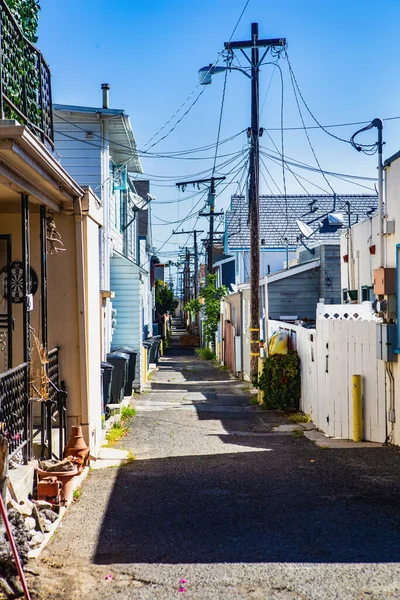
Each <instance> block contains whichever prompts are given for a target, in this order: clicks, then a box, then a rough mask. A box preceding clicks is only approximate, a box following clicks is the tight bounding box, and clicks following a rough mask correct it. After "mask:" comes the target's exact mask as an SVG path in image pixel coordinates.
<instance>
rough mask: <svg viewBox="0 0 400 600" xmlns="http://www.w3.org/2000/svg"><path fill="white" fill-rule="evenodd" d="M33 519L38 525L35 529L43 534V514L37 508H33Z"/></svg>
mask: <svg viewBox="0 0 400 600" xmlns="http://www.w3.org/2000/svg"><path fill="white" fill-rule="evenodd" d="M32 517H33V518H34V519H35V523H36V525H35V528H36V529H37V530H38V531H41V532H42V533H44V526H43V517H42V513H41V512H39V511H38V508H37V506H34V507H33V511H32Z"/></svg>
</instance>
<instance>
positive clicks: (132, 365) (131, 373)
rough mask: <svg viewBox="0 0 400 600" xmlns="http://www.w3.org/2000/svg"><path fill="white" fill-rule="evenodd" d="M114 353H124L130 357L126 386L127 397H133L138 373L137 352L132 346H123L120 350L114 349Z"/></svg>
mask: <svg viewBox="0 0 400 600" xmlns="http://www.w3.org/2000/svg"><path fill="white" fill-rule="evenodd" d="M112 351H113V352H123V353H124V354H127V355H128V356H129V363H128V379H127V382H126V385H125V392H124V393H125V396H132V390H133V382H134V380H135V371H136V357H137V354H138V353H137V350H135V348H133V347H132V346H121V347H119V348H113V350H112Z"/></svg>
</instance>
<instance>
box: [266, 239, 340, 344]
mask: <svg viewBox="0 0 400 600" xmlns="http://www.w3.org/2000/svg"><path fill="white" fill-rule="evenodd" d="M261 289H262V290H263V291H264V293H261V308H260V312H261V317H262V318H263V319H264V317H265V316H266V315H268V317H269V318H270V319H276V320H287V319H288V318H290V320H292V321H297V320H299V321H305V322H314V321H315V310H316V306H317V304H318V302H320V301H321V299H322V298H323V299H324V302H325V304H339V303H340V302H341V289H340V243H339V241H335V240H332V241H331V242H328V241H325V242H324V243H322V244H315V243H314V244H310V245H309V246H307V248H303V247H302V246H300V247H299V248H298V250H297V259H296V260H295V261H292V263H290V264H289V265H288V268H287V269H283V270H281V271H277V272H276V273H271V274H270V275H267V276H265V277H264V282H263V285H261ZM265 333H266V332H265V325H264V336H263V337H264V339H265V337H266V336H265Z"/></svg>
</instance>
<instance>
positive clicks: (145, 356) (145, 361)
mask: <svg viewBox="0 0 400 600" xmlns="http://www.w3.org/2000/svg"><path fill="white" fill-rule="evenodd" d="M143 363H144V366H143V383H147V348H143Z"/></svg>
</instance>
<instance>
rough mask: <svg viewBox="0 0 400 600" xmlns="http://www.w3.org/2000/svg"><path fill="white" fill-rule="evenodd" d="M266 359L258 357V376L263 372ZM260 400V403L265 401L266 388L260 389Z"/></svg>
mask: <svg viewBox="0 0 400 600" xmlns="http://www.w3.org/2000/svg"><path fill="white" fill-rule="evenodd" d="M264 361H265V358H259V359H258V376H260V375H261V373H262V372H263V369H264ZM258 402H259V404H262V403H263V402H264V390H260V389H258Z"/></svg>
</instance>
